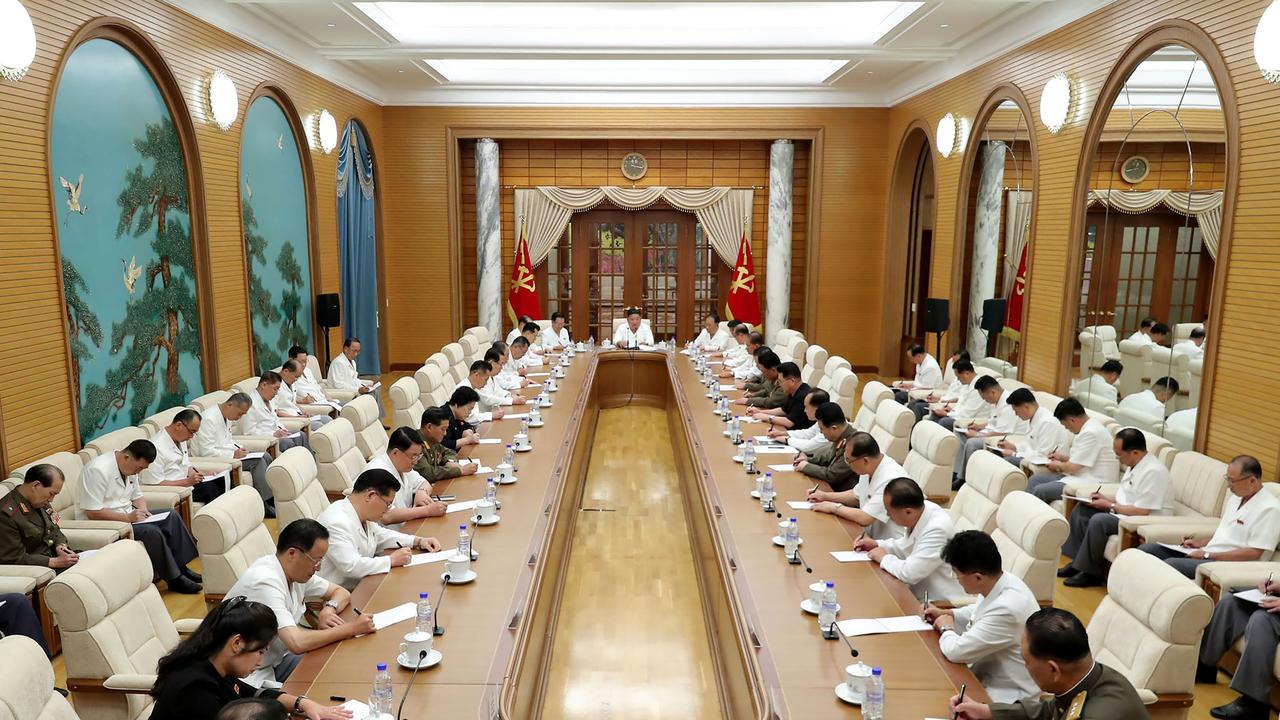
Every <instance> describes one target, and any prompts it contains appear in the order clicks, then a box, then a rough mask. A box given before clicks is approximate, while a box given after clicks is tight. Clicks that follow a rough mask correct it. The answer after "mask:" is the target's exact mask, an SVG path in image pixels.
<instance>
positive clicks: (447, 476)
mask: <svg viewBox="0 0 1280 720" xmlns="http://www.w3.org/2000/svg"><path fill="white" fill-rule="evenodd" d="M451 415H452V412H451V411H450V410H449V408H448V406H445V407H429V408H427V409H426V410H424V411H422V427H421V434H422V439H423V443H424V444H423V450H422V456H421V457H419V458H418V461H417V462H416V463H414V464H413V470H414V472H416V473H418V475H419V476H421V477H422V478H423V479H425V480H426V481H427V482H428V483H430V484H432V485H435V484H436V483H437V482H440V481H441V480H451V479H453V478H456V477H461V476H463V475H474V474H475V473H476V469H477V468H478V467H479V466H478V465H476V464H475V463H467V464H466V465H460V464H459V463H458V453H457V452H456V451H455V450H451V449H449V448H448V447H447V446H446V445H445V444H444V439H445V436H446V435H448V433H449V418H450V416H451Z"/></svg>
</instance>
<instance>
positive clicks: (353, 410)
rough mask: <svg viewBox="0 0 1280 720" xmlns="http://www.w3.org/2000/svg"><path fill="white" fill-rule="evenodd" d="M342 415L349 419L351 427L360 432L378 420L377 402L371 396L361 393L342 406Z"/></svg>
mask: <svg viewBox="0 0 1280 720" xmlns="http://www.w3.org/2000/svg"><path fill="white" fill-rule="evenodd" d="M342 417H344V418H346V419H348V420H350V421H351V427H352V428H354V429H355V431H356V432H360V431H361V430H364V429H365V428H367V427H369V426H370V425H372V424H373V423H376V422H378V403H377V402H375V401H374V399H373V397H372V396H370V395H368V394H365V395H361V396H359V397H357V398H355V399H353V400H352V401H351V402H349V403H347V404H346V405H343V406H342Z"/></svg>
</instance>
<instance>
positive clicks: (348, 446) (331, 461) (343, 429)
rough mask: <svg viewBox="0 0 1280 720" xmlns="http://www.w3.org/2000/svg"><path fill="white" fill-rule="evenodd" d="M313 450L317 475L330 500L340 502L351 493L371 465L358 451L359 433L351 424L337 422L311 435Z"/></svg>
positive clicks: (344, 419) (346, 421)
mask: <svg viewBox="0 0 1280 720" xmlns="http://www.w3.org/2000/svg"><path fill="white" fill-rule="evenodd" d="M311 449H312V450H314V451H315V454H316V475H317V477H318V479H319V480H320V486H321V487H323V488H324V492H325V495H326V496H327V497H328V498H329V500H331V501H332V500H338V499H340V498H343V497H345V496H346V495H347V493H349V492H351V487H352V486H353V485H355V483H356V478H357V477H359V476H360V472H361V471H363V470H364V466H365V465H366V464H368V463H367V462H366V461H365V459H364V455H361V454H360V448H358V447H356V433H355V430H353V429H352V428H351V422H350V421H349V420H347V419H346V418H338V419H337V420H334V421H333V422H331V423H329V424H328V425H325V426H324V427H322V428H320V429H319V430H317V431H315V432H314V433H312V434H311Z"/></svg>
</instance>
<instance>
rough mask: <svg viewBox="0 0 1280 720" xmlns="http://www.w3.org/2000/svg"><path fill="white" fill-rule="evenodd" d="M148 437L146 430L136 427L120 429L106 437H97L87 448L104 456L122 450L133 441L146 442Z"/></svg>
mask: <svg viewBox="0 0 1280 720" xmlns="http://www.w3.org/2000/svg"><path fill="white" fill-rule="evenodd" d="M148 437H150V435H149V434H148V433H147V431H146V430H144V429H142V428H140V427H138V426H136V425H130V426H129V427H122V428H120V429H119V430H112V431H111V432H109V433H107V434H106V435H99V436H98V437H96V438H94V439H93V440H90V441H89V444H88V445H87V447H89V448H91V449H93V450H96V451H97V452H98V454H99V455H106V454H107V453H109V452H115V451H116V450H123V449H124V448H125V446H127V445H128V444H129V443H131V442H133V441H134V440H146V439H147V438H148Z"/></svg>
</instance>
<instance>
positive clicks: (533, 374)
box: [525, 372, 551, 378]
mask: <svg viewBox="0 0 1280 720" xmlns="http://www.w3.org/2000/svg"><path fill="white" fill-rule="evenodd" d="M525 377H527V378H533V377H551V373H549V372H544V373H526V374H525Z"/></svg>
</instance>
